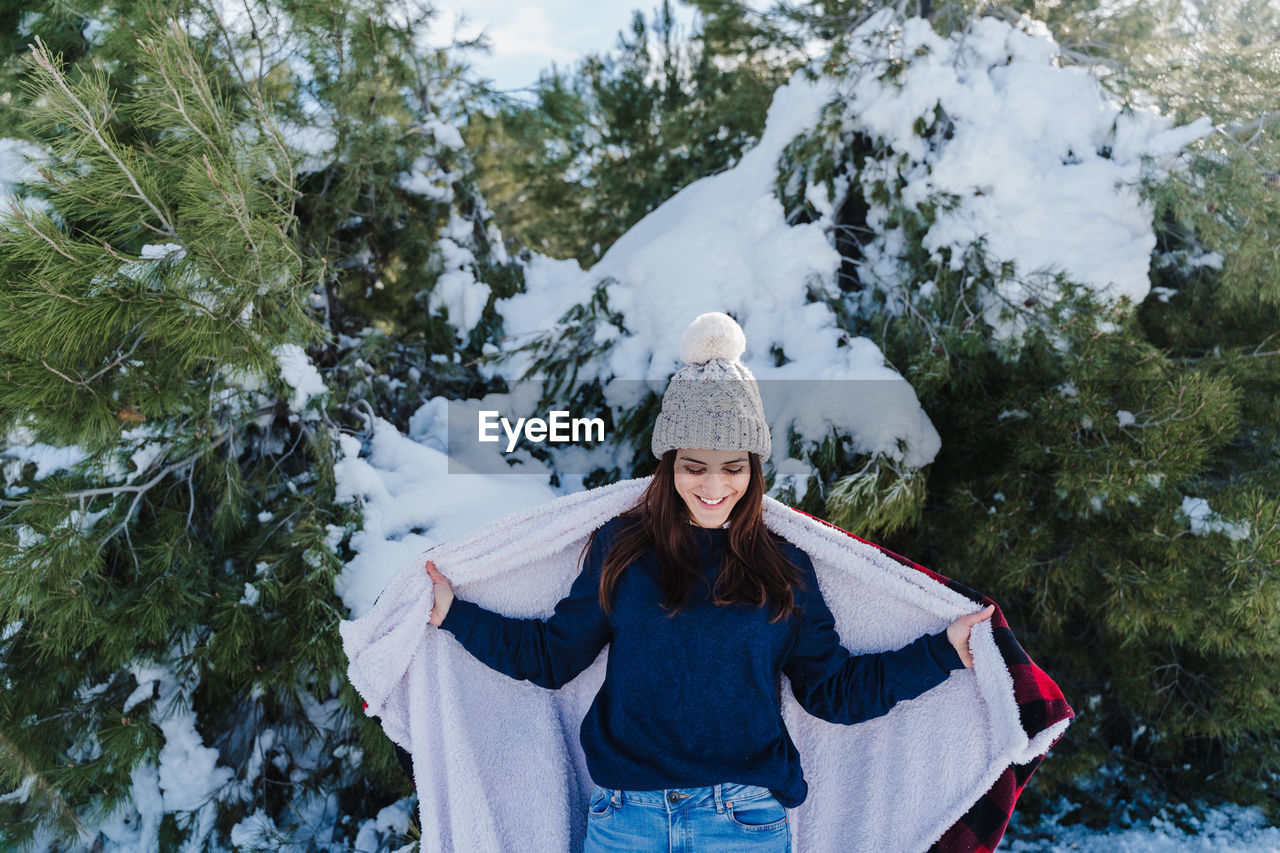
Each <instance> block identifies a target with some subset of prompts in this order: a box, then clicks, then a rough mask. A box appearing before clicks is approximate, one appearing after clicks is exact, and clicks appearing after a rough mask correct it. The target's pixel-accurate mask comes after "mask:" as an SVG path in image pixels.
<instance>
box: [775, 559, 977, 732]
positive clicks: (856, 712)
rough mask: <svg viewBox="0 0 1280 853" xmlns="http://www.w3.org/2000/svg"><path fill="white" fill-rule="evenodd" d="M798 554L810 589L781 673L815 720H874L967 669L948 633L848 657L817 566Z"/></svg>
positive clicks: (848, 722) (802, 597)
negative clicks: (962, 669)
mask: <svg viewBox="0 0 1280 853" xmlns="http://www.w3.org/2000/svg"><path fill="white" fill-rule="evenodd" d="M797 553H798V554H800V555H802V559H801V560H800V561H799V562H800V563H801V568H802V569H803V570H804V571H805V573H806V580H807V581H808V583H809V584H810V589H809V590H808V591H805V592H803V593H801V594H800V595H798V596H797V599H798V600H799V601H800V603H801V604H802V606H803V607H805V608H806V610H807V612H806V613H804V614H803V615H802V616H801V617H800V619H799V621H798V624H797V626H796V634H795V638H794V641H793V643H792V646H791V652H790V654H789V656H788V657H787V659H786V661H785V662H784V663H783V665H782V670H783V672H785V673H786V675H787V678H789V679H790V680H791V690H792V692H793V693H794V694H795V697H796V700H797V701H798V702H799V703H800V705H801V707H803V708H804V709H805V710H806V711H808V712H809V713H810V714H813V715H814V716H815V717H818V718H820V719H823V720H826V721H828V722H831V723H843V724H845V725H852V724H853V723H860V722H863V721H864V720H870V719H874V718H875V717H879V716H881V715H883V714H887V713H888V712H889V709H891V708H892V707H893V706H894V705H896V704H897V703H898V702H902V701H905V700H908V699H914V698H915V697H917V696H919V695H920V694H921V693H924V692H925V691H926V690H929V689H930V688H932V687H936V686H937V685H939V684H941V683H942V682H943V681H946V679H947V676H948V675H949V674H950V672H951V671H952V670H954V669H961V668H963V667H964V662H963V661H961V660H960V655H959V654H958V653H957V652H956V650H955V647H954V646H952V645H951V642H950V641H949V640H948V639H947V632H946V631H941V632H939V633H937V634H925V635H923V636H921V637H918V638H917V639H915V640H914V641H912V642H910V643H908V644H907V645H905V646H903V647H902V648H900V649H897V650H895V651H886V652H874V653H871V654H862V655H855V654H852V653H851V652H849V650H847V649H845V648H844V647H843V646H841V645H840V635H839V634H838V633H837V632H836V626H835V617H833V616H832V615H831V610H830V609H829V608H828V607H827V603H826V601H825V600H824V599H823V597H822V592H821V590H820V589H819V588H818V579H817V575H816V574H815V572H814V569H813V563H812V561H810V559H809V556H808V555H807V554H805V553H804V552H803V551H800V550H799V549H797Z"/></svg>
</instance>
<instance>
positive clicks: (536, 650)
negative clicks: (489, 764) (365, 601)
mask: <svg viewBox="0 0 1280 853" xmlns="http://www.w3.org/2000/svg"><path fill="white" fill-rule="evenodd" d="M606 538H607V537H606V535H605V532H604V531H602V532H601V533H600V534H599V535H597V536H596V538H595V541H594V542H593V543H592V546H591V548H590V550H589V551H588V553H587V557H586V559H585V560H584V561H583V564H582V571H581V572H579V574H578V577H577V578H576V579H575V580H574V582H573V585H572V586H571V587H570V588H569V594H568V595H566V596H565V597H564V598H562V599H560V601H559V602H557V604H556V606H555V612H554V613H552V615H551V616H550V617H549V618H547V619H521V618H518V617H512V616H504V615H502V614H500V613H495V612H494V611H492V610H487V609H485V608H484V607H481V606H480V605H478V604H476V603H475V602H472V601H465V600H463V599H460V598H458V597H457V596H456V595H455V596H454V598H453V603H452V604H450V605H449V610H448V611H447V612H446V613H445V616H444V619H443V620H442V621H441V623H440V627H441V628H443V629H444V630H446V631H449V632H450V633H451V634H453V635H454V637H455V638H457V640H458V642H460V643H461V644H462V646H463V647H464V648H465V649H466V650H467V651H468V652H470V653H471V654H472V655H474V656H475V657H476V658H477V659H478V660H480V661H481V662H482V663H484V664H486V665H487V666H489V667H490V668H492V669H495V670H497V671H498V672H501V673H504V674H506V675H509V676H511V677H512V678H516V679H523V680H526V681H530V682H532V683H534V684H537V685H539V686H541V687H548V688H551V689H555V688H558V687H560V686H562V685H564V684H567V683H568V682H569V681H571V680H573V678H574V677H575V676H577V675H578V673H580V672H582V671H583V670H584V669H586V668H587V667H588V666H590V665H591V663H592V661H594V660H595V659H596V657H597V656H598V655H599V654H600V650H601V649H602V648H604V646H605V644H606V643H607V642H609V639H610V637H611V635H612V629H611V628H610V625H609V620H608V617H607V616H605V614H604V612H603V610H601V608H600V600H599V591H600V572H601V568H602V567H603V565H604V556H605V548H606V544H605V540H606Z"/></svg>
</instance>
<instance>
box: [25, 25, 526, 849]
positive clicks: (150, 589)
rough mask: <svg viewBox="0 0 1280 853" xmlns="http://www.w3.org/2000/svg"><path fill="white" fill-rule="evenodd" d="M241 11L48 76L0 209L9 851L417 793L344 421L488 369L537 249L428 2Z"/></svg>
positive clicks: (232, 836) (259, 833)
mask: <svg viewBox="0 0 1280 853" xmlns="http://www.w3.org/2000/svg"><path fill="white" fill-rule="evenodd" d="M402 11H403V10H401V12H402ZM225 13H226V9H225V8H224V7H219V6H214V5H210V6H207V7H205V6H198V7H194V8H193V9H191V10H190V13H189V14H183V15H178V16H176V17H175V18H173V19H168V20H165V21H164V23H163V24H156V25H153V26H149V27H148V28H147V29H145V30H142V31H141V32H140V35H141V41H137V40H134V41H132V42H130V44H132V46H133V47H132V51H133V52H132V53H130V52H129V48H127V46H126V45H125V43H124V42H120V41H111V42H110V44H111V45H112V47H111V52H110V53H104V52H94V51H93V50H90V51H89V52H88V53H87V54H85V55H83V56H81V57H80V60H79V65H78V67H77V66H70V65H67V64H65V63H64V61H63V60H62V59H61V58H60V57H59V56H58V55H57V53H56V52H55V51H53V50H51V49H50V48H49V47H48V46H47V45H45V44H44V42H43V40H41V41H40V42H38V44H37V47H36V48H35V49H34V50H33V51H32V53H31V55H32V57H33V60H32V62H33V64H32V65H31V66H30V68H29V69H26V70H23V71H22V72H21V76H22V77H23V78H24V79H26V80H27V81H28V84H29V85H28V88H27V89H25V90H24V93H23V97H22V98H21V99H20V101H19V103H20V104H28V105H30V104H36V103H38V104H39V105H40V108H39V109H38V110H37V109H24V110H22V112H23V114H24V115H25V116H27V117H28V118H29V119H30V122H29V124H28V125H26V126H25V127H24V129H23V132H24V133H25V134H26V135H27V136H29V137H30V138H33V139H36V140H38V141H40V142H41V144H42V145H43V146H44V147H45V149H46V150H47V151H48V153H49V158H48V161H47V162H46V163H44V164H43V166H42V172H41V175H42V177H41V179H40V180H39V181H37V182H34V183H33V184H32V185H30V186H28V187H27V188H26V192H25V194H24V201H22V202H21V203H20V205H19V207H18V208H17V210H16V211H15V212H14V213H13V214H12V215H10V216H9V217H7V218H6V219H5V221H4V223H3V225H2V226H0V268H2V270H3V274H2V275H0V281H2V282H3V283H2V284H0V370H2V371H3V375H4V377H5V381H4V382H3V383H0V457H2V458H3V471H4V475H5V476H4V495H3V498H2V501H3V503H2V505H0V608H3V609H0V628H2V630H0V681H2V683H3V690H0V788H3V790H4V791H5V792H6V793H9V792H12V795H11V796H4V797H2V798H0V846H5V847H6V848H7V847H10V846H16V845H19V844H21V843H23V842H24V841H28V840H31V839H33V838H37V837H38V838H42V839H49V838H53V837H57V838H62V839H64V840H67V841H73V840H75V839H77V838H78V839H79V840H80V841H81V842H82V843H84V844H88V845H92V844H95V843H107V842H115V843H125V844H129V843H136V844H138V845H140V846H144V847H145V846H156V845H158V847H159V848H160V849H170V848H175V847H176V846H178V844H179V843H182V844H184V845H189V847H190V849H213V848H215V847H221V848H225V847H227V846H235V847H236V848H237V849H271V850H275V849H282V848H292V847H307V846H309V845H312V844H314V843H318V841H319V840H321V839H323V838H331V839H332V842H333V843H336V844H347V845H350V844H352V843H354V839H355V838H356V836H357V835H358V834H359V835H361V836H362V837H363V838H364V841H362V842H361V843H362V844H363V843H367V842H368V841H373V842H374V843H382V844H391V843H392V842H394V841H395V840H396V839H397V838H398V837H400V831H402V830H403V826H401V830H400V831H397V830H389V829H387V828H386V826H385V825H384V824H377V825H378V826H381V828H375V821H374V817H375V815H377V814H378V813H379V812H380V811H381V810H383V809H384V808H386V807H391V808H392V809H393V810H396V811H398V813H400V814H402V815H404V816H406V820H407V814H408V812H409V810H410V808H411V807H410V800H409V799H408V796H409V795H410V794H411V790H412V789H411V787H410V784H409V780H408V779H407V777H406V776H405V775H404V774H403V773H402V771H401V769H400V768H399V767H398V766H397V764H396V761H395V757H394V755H393V752H392V747H391V745H390V743H389V742H388V741H387V739H386V737H385V736H384V735H383V734H382V732H381V731H380V729H379V728H378V727H377V725H376V723H375V722H373V721H372V720H369V719H368V718H366V717H364V715H363V714H362V713H361V711H360V703H359V699H358V697H357V696H356V694H355V693H354V691H353V690H352V689H351V688H350V687H349V685H347V683H346V679H345V666H346V662H345V659H344V657H343V655H342V653H341V648H340V643H339V638H338V635H337V631H336V625H337V622H338V620H339V619H341V618H345V617H347V616H348V613H347V610H346V608H345V607H344V605H343V602H342V601H341V600H340V599H339V598H338V596H337V595H336V594H335V591H334V589H335V587H334V582H335V578H336V577H337V575H338V574H339V573H340V572H341V571H342V569H343V564H344V561H345V560H346V559H348V558H349V557H350V556H351V549H350V546H349V544H348V542H349V537H350V535H351V534H352V532H353V531H355V530H356V529H358V527H359V525H360V513H359V507H358V506H351V505H349V504H347V503H344V502H342V501H339V500H338V499H337V496H336V495H335V479H334V472H333V464H334V460H335V459H336V458H337V457H338V455H339V451H338V449H337V447H336V446H335V444H336V439H337V438H338V437H339V436H340V435H342V434H343V433H346V436H343V438H344V441H345V442H346V443H348V444H349V443H350V436H351V435H352V434H355V435H356V436H359V435H364V434H367V431H368V428H369V427H370V426H371V424H370V420H371V419H370V417H369V415H370V413H371V412H376V413H377V414H379V415H381V416H382V417H386V418H388V419H391V420H394V421H398V422H401V423H402V424H403V423H404V422H407V420H408V417H409V415H410V414H411V413H412V412H413V411H414V409H415V408H416V407H417V406H418V405H419V404H420V403H421V402H422V401H423V400H425V399H428V398H429V397H431V396H433V395H434V394H460V393H464V392H465V390H466V389H470V388H475V387H479V386H482V385H483V384H484V382H485V380H483V379H482V378H481V377H480V376H478V375H477V374H476V373H475V372H474V371H473V370H472V369H470V368H468V367H466V366H465V362H464V358H463V356H464V354H465V355H466V356H467V357H468V358H471V357H473V356H474V355H478V354H480V353H481V352H483V348H484V347H485V345H486V344H489V345H491V339H492V337H493V336H494V335H495V334H496V331H495V330H496V328H497V323H496V321H495V318H494V316H493V314H492V312H491V310H490V308H489V306H490V304H491V301H492V299H493V293H494V292H495V291H496V292H507V293H510V292H512V291H513V289H514V288H515V287H517V286H518V285H519V281H520V267H519V265H518V264H517V263H514V262H513V261H511V260H510V259H508V258H507V257H506V255H505V253H504V252H503V251H502V243H501V239H500V236H499V235H498V232H497V231H496V229H494V228H493V227H492V223H491V221H490V214H489V213H488V211H487V209H486V208H485V206H484V202H483V199H481V198H480V197H479V195H478V193H477V192H476V191H475V181H474V176H473V174H472V171H471V166H470V164H469V161H468V160H467V158H466V153H465V151H464V150H462V149H461V148H460V147H459V140H458V138H457V136H456V131H454V130H453V128H452V127H451V125H450V124H449V122H448V121H447V119H446V118H445V113H446V111H447V110H448V109H449V108H450V102H449V99H450V98H451V97H453V94H452V93H451V90H450V89H449V86H450V85H451V83H450V81H451V80H454V79H456V78H457V77H458V76H459V75H460V74H461V71H462V68H461V66H459V65H457V64H456V63H455V62H453V61H452V60H451V59H450V58H449V57H448V56H447V55H445V53H444V52H435V53H432V52H426V53H424V52H422V51H421V50H420V48H419V47H418V45H419V44H420V39H421V36H422V34H423V30H424V28H425V27H426V26H429V18H430V15H429V10H427V11H425V12H423V14H422V15H420V16H416V17H415V16H412V15H411V16H409V17H404V16H403V15H401V16H400V17H397V16H396V15H393V14H391V13H390V11H389V10H388V8H387V7H385V6H384V5H382V4H380V3H377V2H364V0H352V2H346V3H335V4H329V5H327V6H325V7H314V6H308V5H303V6H299V7H291V8H283V7H278V6H273V5H270V4H262V3H259V4H249V5H248V6H246V7H245V13H246V14H245V15H244V16H241V17H237V18H235V19H231V18H227V17H220V14H225ZM127 25H128V24H124V26H127ZM34 36H39V33H38V32H36V33H35V34H34ZM34 36H33V38H34ZM101 50H104V51H105V50H106V48H101ZM101 65H108V66H111V67H128V68H130V69H132V70H133V71H134V72H137V73H136V74H129V75H116V76H109V75H107V74H106V73H104V72H103V71H102V70H101V69H100V68H99V67H98V66H101ZM50 463H51V464H50ZM46 469H49V470H46ZM183 767H187V768H195V769H197V770H200V769H201V768H203V772H197V773H195V774H192V775H194V776H195V777H196V778H191V779H183V780H177V779H175V778H174V777H173V775H172V772H173V771H174V770H175V769H176V768H183ZM335 811H336V812H337V813H339V814H340V815H341V816H342V819H341V820H338V821H337V822H336V823H335V819H336V818H335ZM362 827H363V828H362ZM326 843H327V842H326Z"/></svg>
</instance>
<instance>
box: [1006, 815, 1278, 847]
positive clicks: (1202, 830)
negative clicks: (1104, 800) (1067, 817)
mask: <svg viewBox="0 0 1280 853" xmlns="http://www.w3.org/2000/svg"><path fill="white" fill-rule="evenodd" d="M1182 822H1183V823H1185V824H1187V825H1188V828H1189V831H1184V830H1183V829H1180V828H1179V827H1178V825H1177V824H1176V823H1175V822H1174V821H1173V820H1170V819H1165V818H1155V819H1153V820H1151V821H1150V822H1149V823H1148V824H1147V825H1146V826H1139V827H1133V828H1130V829H1124V830H1111V831H1091V830H1088V829H1086V828H1084V827H1081V826H1059V825H1057V824H1056V823H1054V822H1052V821H1046V822H1045V823H1044V824H1041V825H1040V826H1038V827H1035V828H1033V829H1032V828H1029V829H1027V830H1023V831H1021V832H1019V833H1018V834H1019V836H1020V839H1019V840H1008V841H1006V843H1004V844H1001V845H1000V850H1001V851H1007V853H1067V851H1088V852H1089V853H1210V851H1212V853H1280V827H1277V826H1269V825H1267V822H1266V819H1265V818H1264V817H1263V815H1262V812H1261V811H1260V810H1259V809H1257V808H1254V807H1248V808H1246V807H1242V806H1223V807H1221V808H1218V809H1215V810H1213V811H1211V812H1209V813H1208V814H1206V815H1205V817H1204V818H1203V819H1199V820H1197V819H1194V818H1184V819H1183V821H1182Z"/></svg>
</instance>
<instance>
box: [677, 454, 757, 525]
mask: <svg viewBox="0 0 1280 853" xmlns="http://www.w3.org/2000/svg"><path fill="white" fill-rule="evenodd" d="M675 481H676V491H677V492H679V493H680V497H682V498H684V502H685V505H686V506H688V507H689V515H690V516H691V517H692V518H693V521H694V523H695V524H697V525H699V526H700V527H722V526H724V523H725V522H726V521H728V520H729V512H730V511H731V510H732V509H733V505H734V504H736V503H737V502H738V498H740V497H742V495H743V493H744V492H746V490H747V484H748V483H750V482H751V465H750V456H749V454H748V453H747V451H745V450H677V451H676V469H675Z"/></svg>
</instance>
